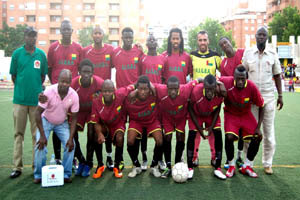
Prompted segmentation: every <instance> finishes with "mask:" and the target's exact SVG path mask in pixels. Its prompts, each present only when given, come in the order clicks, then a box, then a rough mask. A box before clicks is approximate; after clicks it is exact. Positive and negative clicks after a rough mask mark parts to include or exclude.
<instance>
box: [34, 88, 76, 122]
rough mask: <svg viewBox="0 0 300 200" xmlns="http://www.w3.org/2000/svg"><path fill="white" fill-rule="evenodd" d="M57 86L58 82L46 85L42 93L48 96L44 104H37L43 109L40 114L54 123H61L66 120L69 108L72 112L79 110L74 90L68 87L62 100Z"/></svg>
mask: <svg viewBox="0 0 300 200" xmlns="http://www.w3.org/2000/svg"><path fill="white" fill-rule="evenodd" d="M57 86H58V84H54V85H51V86H49V87H47V88H46V90H45V91H44V94H45V95H46V96H47V97H48V101H47V102H46V103H44V104H41V103H39V106H40V107H42V108H44V109H45V111H44V112H43V114H42V116H43V117H45V118H46V119H47V120H48V121H49V122H50V123H52V124H55V125H59V124H62V123H63V122H64V121H65V120H66V118H67V113H68V111H69V110H70V111H71V112H72V113H76V112H78V111H79V98H78V94H77V93H76V92H75V90H74V89H72V88H71V87H69V91H68V94H67V96H65V98H64V99H63V100H62V99H61V98H60V96H59V94H58V88H57Z"/></svg>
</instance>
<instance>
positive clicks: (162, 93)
mask: <svg viewBox="0 0 300 200" xmlns="http://www.w3.org/2000/svg"><path fill="white" fill-rule="evenodd" d="M197 83H198V81H197V80H194V81H191V82H189V83H187V84H180V83H179V80H178V78H177V77H176V76H171V77H170V78H169V79H168V80H167V85H163V84H154V87H155V90H156V94H157V98H158V100H159V105H160V108H161V114H162V124H163V127H164V132H165V135H164V139H165V140H164V153H165V159H166V164H167V167H166V168H165V170H164V171H163V173H162V175H161V177H162V178H167V177H169V176H170V174H171V153H172V146H171V142H172V133H173V132H174V131H176V152H175V164H176V163H178V162H181V157H182V153H183V150H184V142H185V125H186V120H187V112H188V108H187V107H188V99H189V98H190V94H191V92H192V90H193V88H194V86H195V85H196V84H197Z"/></svg>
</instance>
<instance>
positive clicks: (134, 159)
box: [127, 140, 141, 167]
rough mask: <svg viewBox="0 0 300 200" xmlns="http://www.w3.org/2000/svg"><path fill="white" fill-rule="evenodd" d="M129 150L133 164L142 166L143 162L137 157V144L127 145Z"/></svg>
mask: <svg viewBox="0 0 300 200" xmlns="http://www.w3.org/2000/svg"><path fill="white" fill-rule="evenodd" d="M136 141H137V140H136ZM127 151H128V153H129V156H130V158H131V161H132V163H133V165H134V166H136V167H140V166H141V164H140V163H139V161H138V159H137V154H136V145H133V146H127Z"/></svg>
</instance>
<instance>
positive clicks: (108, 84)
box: [34, 60, 264, 182]
mask: <svg viewBox="0 0 300 200" xmlns="http://www.w3.org/2000/svg"><path fill="white" fill-rule="evenodd" d="M78 71H79V72H80V78H77V79H76V81H75V82H77V83H79V84H75V85H77V86H76V87H74V79H73V82H72V84H71V79H68V78H70V77H69V76H70V73H68V71H67V70H64V71H62V72H61V74H60V78H59V81H58V84H56V85H54V86H51V87H49V88H47V89H46V91H45V92H44V94H45V96H47V98H48V100H47V103H45V104H39V109H38V111H39V112H37V119H38V120H37V122H38V123H37V124H38V129H39V131H38V134H37V141H38V142H37V148H36V149H35V151H36V153H35V155H36V156H35V172H34V177H35V182H39V181H40V179H41V167H42V166H43V165H45V158H46V151H47V150H45V148H46V147H45V144H47V140H48V136H49V134H50V131H51V130H53V129H55V133H56V134H58V135H60V136H62V135H64V134H61V132H65V131H66V130H67V131H69V132H70V136H69V138H67V139H63V140H61V141H63V145H64V150H65V152H64V159H63V165H64V168H65V178H66V180H67V181H68V180H69V179H70V176H71V174H70V172H71V171H70V169H71V168H72V160H73V156H74V149H73V147H74V142H73V136H74V131H75V130H74V129H75V128H74V126H75V125H74V120H77V116H76V113H77V112H78V111H79V112H78V114H77V115H78V116H80V115H81V114H82V112H83V111H82V110H81V109H79V107H80V106H79V103H80V105H83V104H82V102H81V101H82V99H84V98H85V99H87V97H88V100H85V101H90V104H89V105H90V106H89V108H88V106H87V108H86V109H87V110H84V111H85V112H90V113H91V115H90V117H85V119H84V120H83V121H81V125H82V123H83V125H84V123H85V122H90V123H93V124H94V130H95V131H92V132H93V133H92V136H89V137H90V138H92V139H89V141H90V140H97V142H98V143H100V144H102V143H103V142H104V141H105V138H107V137H110V139H111V140H112V141H113V143H114V144H115V148H116V149H115V165H114V168H113V171H114V175H115V177H117V178H121V177H122V176H123V174H122V170H123V168H124V161H123V143H124V135H125V130H126V128H125V123H126V121H127V115H128V118H129V127H128V131H127V150H128V153H129V155H130V158H131V160H132V163H133V165H134V167H133V169H132V171H131V172H130V173H129V174H128V176H129V177H135V176H136V175H137V174H140V173H141V172H142V169H141V164H140V163H139V161H138V152H139V142H138V140H137V138H140V137H141V135H142V133H145V132H146V133H147V134H148V136H151V137H153V138H154V140H155V147H154V154H153V160H152V163H151V166H150V167H151V173H152V174H153V175H154V176H155V177H162V178H167V177H168V176H170V173H171V152H172V148H171V139H172V133H173V132H174V131H175V132H176V141H177V143H176V153H175V163H178V162H181V161H182V153H183V150H184V146H185V144H184V141H185V125H186V121H187V120H188V122H189V123H188V124H189V130H190V131H189V134H188V141H187V162H188V167H189V173H188V178H189V179H191V178H192V177H193V151H194V140H195V136H196V134H197V133H200V134H201V136H202V137H203V138H204V139H205V138H207V136H205V135H204V130H206V131H207V132H208V133H209V134H214V136H215V149H216V164H215V170H214V175H215V176H216V177H218V178H220V179H226V177H228V178H230V177H232V176H233V175H234V173H235V161H234V145H233V142H234V141H235V140H238V138H239V137H243V139H244V140H248V141H250V144H249V148H248V151H247V157H246V159H245V163H244V165H243V167H242V168H241V169H240V171H241V173H243V174H247V175H249V176H251V177H257V174H256V173H255V172H254V171H253V168H252V167H253V166H252V165H253V164H252V163H253V160H254V158H255V156H256V154H257V152H258V149H259V144H260V141H261V132H260V125H261V121H262V119H263V116H262V113H263V112H262V111H263V105H264V101H263V98H262V96H261V94H260V92H259V91H258V89H257V88H256V86H255V84H254V83H253V82H251V81H250V80H247V72H246V70H245V68H244V67H243V66H242V65H240V66H239V67H237V68H236V70H235V74H234V77H222V78H220V79H219V80H218V81H217V80H216V79H215V77H214V76H212V75H208V76H206V77H205V79H204V80H202V79H199V80H194V81H191V82H189V83H187V84H184V85H180V84H179V80H178V79H177V78H176V77H170V78H169V79H168V80H167V84H166V85H162V84H151V83H150V82H149V79H148V77H147V76H141V77H139V79H138V81H137V83H136V84H135V85H130V86H128V87H125V88H119V89H115V87H114V84H113V82H112V81H111V80H105V81H103V80H96V79H95V77H94V76H93V65H92V63H90V62H89V61H87V60H85V61H83V62H82V64H81V65H80V67H79V70H78ZM83 80H90V82H89V84H82V82H81V81H83ZM95 82H97V83H98V85H97V84H95ZM93 83H94V84H93ZM70 85H71V87H73V89H75V90H73V89H69V86H70ZM68 89H69V90H68ZM99 89H100V90H101V93H100V95H99V96H97V97H93V96H94V95H93V94H95V93H96V92H97V91H98V90H99ZM65 90H66V91H65ZM75 91H76V92H77V93H78V96H79V98H78V97H77V99H76V98H75V97H74V95H73V93H74V92H75ZM78 99H79V100H78ZM189 99H190V101H189ZM91 101H93V103H92V104H91ZM222 102H224V103H225V108H224V124H225V127H224V129H225V150H226V155H227V159H228V160H229V165H230V167H229V169H228V171H227V172H226V176H225V175H224V174H223V173H222V170H221V159H222V149H223V143H222V132H221V121H220V117H219V113H220V109H221V104H222ZM252 104H255V105H256V106H258V107H259V117H258V122H257V121H256V119H255V117H254V116H253V114H252V112H251V105H252ZM88 109H89V110H88ZM68 110H70V111H71V113H72V121H71V128H70V130H69V126H68V123H66V121H65V120H62V119H61V120H60V121H58V118H57V116H58V115H61V114H63V115H62V116H65V115H66V112H67V111H68ZM43 111H44V113H43ZM42 113H43V114H42ZM41 116H42V118H41ZM79 118H81V117H79ZM41 119H42V120H41ZM42 121H43V123H41V122H42ZM77 123H78V122H77ZM204 127H205V128H204ZM240 130H241V131H240ZM239 132H241V133H242V134H241V135H239ZM45 133H46V134H45ZM90 134H91V133H90ZM45 136H46V137H45ZM91 143H92V142H91V141H90V142H89V144H91ZM87 146H88V145H87ZM75 148H77V147H75ZM87 149H93V150H94V148H88V147H87ZM101 150H102V147H101ZM98 152H99V150H98ZM87 153H88V152H87ZM89 153H91V154H92V153H93V152H89ZM99 153H100V154H101V155H102V152H99ZM163 153H164V155H165V161H166V165H167V167H166V168H165V169H164V170H163V171H162V173H161V171H160V170H159V167H158V162H159V161H162V155H163ZM98 157H100V159H102V156H97V158H98ZM90 163H92V160H91V161H90ZM91 166H92V165H91ZM90 168H91V167H88V174H89V170H90ZM104 169H105V167H104V165H103V162H102V160H98V167H97V169H96V172H95V174H94V176H93V177H94V178H100V177H101V175H102V173H103V171H104Z"/></svg>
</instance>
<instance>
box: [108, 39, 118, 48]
mask: <svg viewBox="0 0 300 200" xmlns="http://www.w3.org/2000/svg"><path fill="white" fill-rule="evenodd" d="M110 43H111V45H113V46H114V47H117V46H119V41H118V40H111V41H110Z"/></svg>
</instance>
